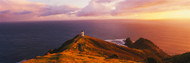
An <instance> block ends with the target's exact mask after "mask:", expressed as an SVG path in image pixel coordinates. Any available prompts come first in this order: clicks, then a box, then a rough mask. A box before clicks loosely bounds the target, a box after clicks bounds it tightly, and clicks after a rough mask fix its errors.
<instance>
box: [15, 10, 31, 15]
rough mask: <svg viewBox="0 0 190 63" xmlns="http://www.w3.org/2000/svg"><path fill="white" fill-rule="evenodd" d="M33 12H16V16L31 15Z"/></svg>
mask: <svg viewBox="0 0 190 63" xmlns="http://www.w3.org/2000/svg"><path fill="white" fill-rule="evenodd" d="M30 13H32V11H26V10H25V11H21V12H14V14H15V15H24V14H30Z"/></svg>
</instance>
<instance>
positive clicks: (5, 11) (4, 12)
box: [0, 10, 10, 14]
mask: <svg viewBox="0 0 190 63" xmlns="http://www.w3.org/2000/svg"><path fill="white" fill-rule="evenodd" d="M9 12H10V10H4V11H0V13H2V14H6V13H9Z"/></svg>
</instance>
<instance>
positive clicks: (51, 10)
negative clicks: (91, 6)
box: [40, 5, 79, 16]
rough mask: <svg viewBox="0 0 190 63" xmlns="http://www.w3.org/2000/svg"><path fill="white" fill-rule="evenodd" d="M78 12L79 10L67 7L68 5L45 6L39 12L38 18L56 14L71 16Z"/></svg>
mask: <svg viewBox="0 0 190 63" xmlns="http://www.w3.org/2000/svg"><path fill="white" fill-rule="evenodd" d="M78 10H79V8H76V7H72V6H68V5H64V6H47V7H45V8H43V9H42V10H41V11H42V14H40V16H49V15H57V14H67V15H73V14H74V13H75V12H77V11H78Z"/></svg>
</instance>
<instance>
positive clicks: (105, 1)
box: [95, 0, 115, 3]
mask: <svg viewBox="0 0 190 63" xmlns="http://www.w3.org/2000/svg"><path fill="white" fill-rule="evenodd" d="M95 1H96V2H98V3H110V2H113V1H115V0H95Z"/></svg>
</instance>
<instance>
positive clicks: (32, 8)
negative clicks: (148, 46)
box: [0, 0, 190, 21]
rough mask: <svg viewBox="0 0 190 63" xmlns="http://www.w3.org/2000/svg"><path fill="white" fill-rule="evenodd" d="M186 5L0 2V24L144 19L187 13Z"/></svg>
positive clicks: (174, 0) (137, 0) (126, 0)
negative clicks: (173, 12) (160, 14)
mask: <svg viewBox="0 0 190 63" xmlns="http://www.w3.org/2000/svg"><path fill="white" fill-rule="evenodd" d="M189 3H190V0H91V1H90V2H89V4H88V5H87V6H85V7H84V8H77V7H75V6H73V5H60V6H49V5H47V4H44V3H40V2H31V1H29V0H0V21H20V20H25V21H26V20H39V19H40V20H46V19H49V20H50V19H52V20H53V19H66V18H67V19H72V18H75V19H80V18H81V19H86V18H94V17H95V18H97V17H103V16H104V17H105V18H106V16H107V18H109V17H111V18H114V17H123V16H124V18H125V17H130V15H134V16H135V15H140V14H143V15H141V16H144V14H145V15H147V14H157V13H162V12H170V11H176V10H182V11H183V10H190V4H189ZM179 13H180V12H179ZM167 14H169V13H167ZM163 15H165V14H164V13H163ZM132 18H133V16H132ZM135 18H138V17H135Z"/></svg>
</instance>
